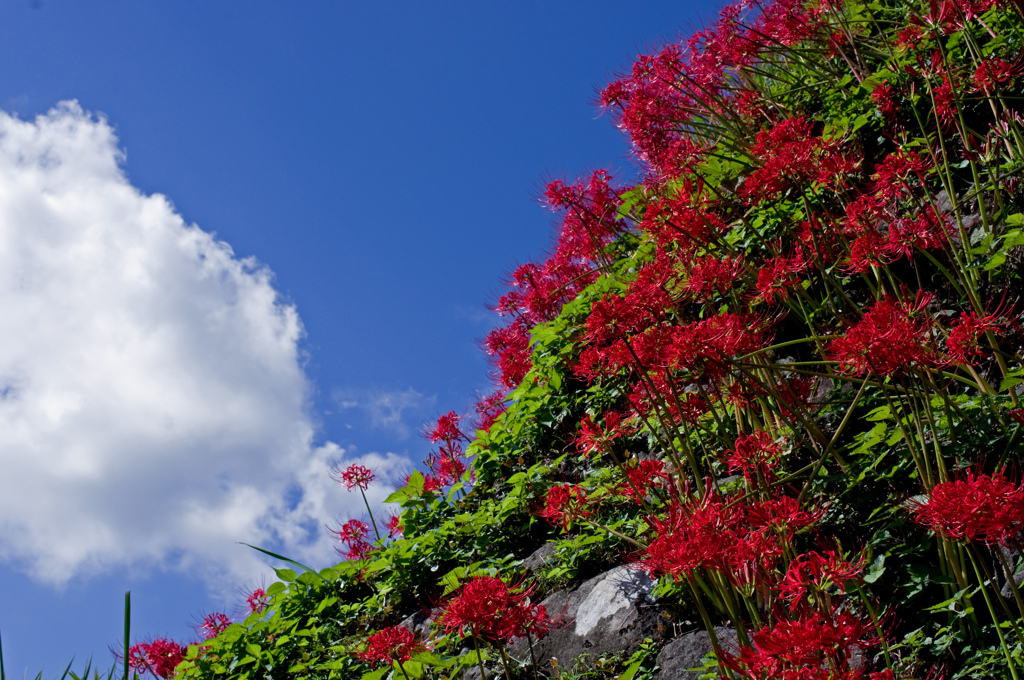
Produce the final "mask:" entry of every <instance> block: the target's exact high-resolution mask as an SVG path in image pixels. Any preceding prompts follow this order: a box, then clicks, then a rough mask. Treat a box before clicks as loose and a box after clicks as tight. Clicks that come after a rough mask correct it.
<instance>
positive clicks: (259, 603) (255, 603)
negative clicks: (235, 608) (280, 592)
mask: <svg viewBox="0 0 1024 680" xmlns="http://www.w3.org/2000/svg"><path fill="white" fill-rule="evenodd" d="M245 604H246V605H247V606H248V607H249V613H250V614H257V613H260V612H262V611H264V610H265V609H266V608H267V607H269V606H270V596H269V595H267V591H265V590H263V588H257V589H256V590H254V591H252V594H250V595H249V597H247V598H245Z"/></svg>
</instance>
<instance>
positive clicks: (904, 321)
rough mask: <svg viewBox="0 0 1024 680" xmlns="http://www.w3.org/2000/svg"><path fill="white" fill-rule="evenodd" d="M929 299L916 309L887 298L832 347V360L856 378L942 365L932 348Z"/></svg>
mask: <svg viewBox="0 0 1024 680" xmlns="http://www.w3.org/2000/svg"><path fill="white" fill-rule="evenodd" d="M930 299H931V298H930V296H927V295H925V296H919V298H918V300H917V303H916V304H915V305H913V306H911V305H909V304H906V303H899V302H895V301H893V300H892V299H890V298H885V299H883V300H879V301H878V302H876V303H875V304H874V305H873V306H872V307H871V309H869V310H868V311H867V312H865V313H864V317H863V318H862V319H861V320H860V321H859V322H858V323H857V324H855V325H854V326H853V327H852V328H850V329H849V330H848V331H847V332H846V335H845V336H844V337H841V338H836V339H835V340H833V341H832V342H831V344H830V345H829V353H830V354H831V358H832V359H833V360H835V361H838V362H839V366H840V368H841V369H842V370H844V371H846V372H849V373H852V374H854V375H866V374H867V373H869V372H873V373H875V374H876V375H880V376H889V375H896V374H898V373H900V372H903V371H906V370H907V369H909V368H912V367H915V366H917V367H923V368H934V367H937V366H941V365H942V361H941V360H940V358H939V356H938V353H937V352H936V351H935V349H934V347H932V344H931V341H932V339H931V331H932V325H933V324H932V321H931V319H930V318H929V317H927V316H926V315H925V313H924V307H925V305H927V303H928V301H929V300H930Z"/></svg>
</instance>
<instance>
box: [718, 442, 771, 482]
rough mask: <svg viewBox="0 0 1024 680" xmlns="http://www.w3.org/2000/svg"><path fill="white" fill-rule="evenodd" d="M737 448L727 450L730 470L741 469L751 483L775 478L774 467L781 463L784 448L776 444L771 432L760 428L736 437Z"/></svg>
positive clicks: (769, 480)
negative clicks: (752, 432) (749, 433)
mask: <svg viewBox="0 0 1024 680" xmlns="http://www.w3.org/2000/svg"><path fill="white" fill-rule="evenodd" d="M735 446H736V448H735V449H732V450H730V451H726V454H727V455H728V456H729V458H728V460H727V461H726V462H727V464H728V466H729V472H733V471H734V470H741V471H742V472H743V477H744V478H745V479H746V480H747V482H748V483H750V484H756V483H758V481H759V480H760V481H762V482H771V480H773V479H774V478H775V474H774V472H773V470H774V468H775V467H776V466H777V465H778V464H779V458H780V457H781V456H782V448H781V447H780V446H779V445H778V444H776V443H775V442H774V441H773V440H772V437H771V435H770V434H768V433H767V432H764V431H762V430H758V431H757V432H755V433H754V434H751V435H740V436H739V437H737V438H736V445H735Z"/></svg>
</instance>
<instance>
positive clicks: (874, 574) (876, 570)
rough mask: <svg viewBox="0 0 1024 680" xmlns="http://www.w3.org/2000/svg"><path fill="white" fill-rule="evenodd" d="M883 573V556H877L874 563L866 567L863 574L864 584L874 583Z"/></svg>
mask: <svg viewBox="0 0 1024 680" xmlns="http://www.w3.org/2000/svg"><path fill="white" fill-rule="evenodd" d="M884 573H885V555H879V556H878V557H876V558H875V561H874V562H872V563H871V566H869V567H868V572H867V573H866V574H864V578H863V581H864V583H874V582H875V581H877V580H878V579H880V578H881V577H882V574H884Z"/></svg>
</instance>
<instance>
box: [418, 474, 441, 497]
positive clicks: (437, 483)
mask: <svg viewBox="0 0 1024 680" xmlns="http://www.w3.org/2000/svg"><path fill="white" fill-rule="evenodd" d="M442 489H444V484H443V483H442V481H441V480H440V479H438V478H437V477H435V476H434V475H426V476H425V477H424V478H423V491H424V492H425V493H437V492H438V491H441V490H442Z"/></svg>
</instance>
